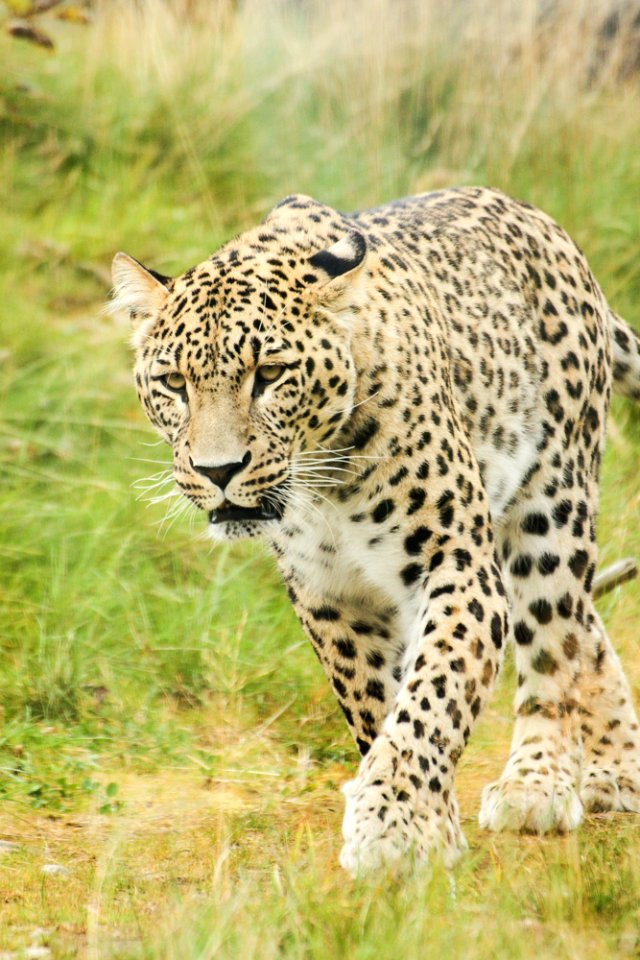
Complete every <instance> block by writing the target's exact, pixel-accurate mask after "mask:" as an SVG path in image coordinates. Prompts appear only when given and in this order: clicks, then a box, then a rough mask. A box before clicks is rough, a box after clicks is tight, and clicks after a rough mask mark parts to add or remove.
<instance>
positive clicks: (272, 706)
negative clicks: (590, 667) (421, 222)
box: [0, 0, 640, 960]
mask: <svg viewBox="0 0 640 960" xmlns="http://www.w3.org/2000/svg"><path fill="white" fill-rule="evenodd" d="M605 6H606V4H605ZM351 7H353V9H351ZM574 7H575V8H579V9H582V5H579V4H560V5H559V6H558V9H559V13H558V14H557V18H558V19H557V20H552V21H550V20H549V18H548V17H547V18H545V17H542V16H538V17H536V14H535V9H536V7H535V5H534V4H522V5H521V8H522V9H519V8H518V5H514V4H511V3H509V2H507V0H498V2H491V0H468V2H467V3H465V4H462V3H460V4H445V5H443V4H441V3H438V2H437V0H429V2H424V3H412V2H410V0H405V2H402V3H396V2H393V0H366V2H364V0H363V3H361V4H352V5H350V4H340V3H338V2H333V0H331V2H328V3H314V2H309V3H302V2H301V3H294V2H289V3H284V2H279V3H276V2H272V0H264V2H257V0H254V2H245V3H237V4H234V3H232V2H231V0H228V2H224V0H217V2H211V3H204V2H202V3H198V2H197V0H191V2H189V0H182V2H178V0H174V2H172V3H170V2H168V0H167V2H162V0H157V2H151V0H149V2H146V3H139V4H138V3H133V2H131V3H124V2H122V3H116V2H110V3H104V4H102V5H99V4H98V5H97V6H95V5H94V12H93V22H92V23H89V24H82V23H75V22H73V18H71V21H70V20H66V21H64V20H57V19H54V18H53V17H51V18H47V17H44V16H43V17H41V18H39V26H40V27H41V28H42V29H45V28H46V33H47V35H48V36H50V37H51V38H52V40H53V41H54V43H55V46H54V48H53V50H51V51H45V50H44V49H41V48H38V47H36V46H33V45H29V44H26V43H24V42H22V41H20V40H19V39H16V38H15V37H12V36H9V35H6V36H2V37H0V63H2V72H1V74H0V137H1V139H2V148H3V149H2V151H1V152H0V203H1V207H2V211H3V229H2V231H1V232H0V303H1V304H2V308H1V320H0V324H1V334H2V342H1V343H0V404H1V412H0V471H1V476H2V484H1V487H0V498H1V502H2V509H1V510H0V562H1V563H2V568H1V573H0V591H1V595H2V607H1V611H0V650H1V654H2V655H1V657H0V703H1V704H2V714H1V715H0V955H2V956H4V955H5V954H3V953H2V951H6V952H7V953H8V955H9V956H10V957H14V956H15V957H16V958H17V957H22V956H25V953H24V948H25V947H28V946H31V947H34V946H47V945H48V947H49V948H50V950H51V953H52V955H53V956H54V957H56V958H57V957H60V958H63V957H64V958H66V957H76V956H87V957H90V958H92V960H98V958H103V957H105V958H106V957H109V958H112V957H119V958H127V957H145V958H146V957H148V958H167V960H169V958H171V960H173V958H175V960H182V958H191V957H193V958H199V960H206V958H212V957H242V958H260V960H263V958H269V957H276V956H285V957H291V958H298V957H300V958H302V957H314V958H324V957H349V958H358V960H367V958H369V957H376V958H389V960H391V958H396V957H399V956H404V957H413V956H416V957H417V956H420V957H427V958H428V957H434V958H435V957H441V956H445V955H446V956H451V957H473V958H474V960H475V958H477V960H482V958H520V957H522V958H530V957H533V956H536V955H540V956H544V957H545V958H546V957H550V958H555V957H558V958H561V957H562V958H573V957H580V958H590V957H598V960H604V958H608V957H611V958H613V957H620V956H638V951H640V934H639V930H640V867H639V866H638V863H640V837H639V836H638V829H637V826H638V824H637V817H636V818H634V817H632V816H607V815H602V816H594V817H590V818H589V819H588V821H587V822H586V824H585V825H584V826H583V827H582V829H581V830H580V831H579V833H578V834H576V835H575V836H572V837H569V838H547V839H542V840H541V839H538V838H520V837H511V836H499V837H493V836H487V835H486V834H483V833H481V832H480V831H478V830H477V829H476V826H475V816H476V814H477V809H478V802H479V792H480V788H481V786H482V784H484V783H485V782H487V781H488V780H489V779H491V778H492V777H493V776H495V775H496V774H498V773H499V770H500V767H501V763H502V762H503V761H504V758H505V756H506V751H507V747H508V736H509V725H508V718H509V714H510V708H509V699H510V693H511V687H512V679H513V678H512V676H511V669H510V666H509V665H507V668H506V669H505V674H504V677H503V681H502V684H501V687H500V690H499V691H498V693H497V695H496V697H495V699H494V702H493V705H492V707H491V709H490V710H489V711H488V712H487V714H486V716H485V717H484V718H483V719H482V722H481V724H480V725H479V727H478V729H477V731H476V732H475V733H474V737H473V742H472V745H471V747H470V749H469V751H468V753H466V754H465V756H464V758H463V761H462V763H461V769H460V787H459V789H460V800H461V808H462V813H463V818H464V824H465V830H466V833H467V836H468V839H469V841H470V845H471V850H470V853H469V855H468V856H467V858H466V859H465V861H464V862H463V863H462V864H461V866H460V867H459V868H458V869H457V870H456V871H455V873H454V874H453V876H452V877H447V876H443V875H441V874H440V873H439V872H437V871H434V872H431V873H430V872H423V873H421V874H419V875H418V876H416V877H411V878H402V877H396V876H394V875H393V874H385V875H384V876H379V877H377V878H374V879H370V880H368V881H366V882H364V881H363V882H361V883H358V884H353V883H351V882H350V881H348V880H346V878H345V877H344V876H343V875H342V874H341V873H340V871H339V868H338V866H337V852H338V848H339V828H340V818H341V797H340V794H339V791H338V788H339V785H340V784H341V783H342V782H343V781H344V780H345V779H347V777H348V776H349V774H350V771H352V770H353V768H354V765H355V762H356V757H355V751H354V749H353V747H352V745H351V743H350V741H349V739H348V735H347V733H346V729H345V728H344V725H343V722H342V720H341V718H340V717H339V716H338V713H337V710H336V709H335V707H334V704H333V702H332V698H331V695H330V693H329V691H328V688H327V687H326V685H325V681H324V678H323V676H322V674H321V671H320V668H319V666H318V665H317V664H316V662H315V658H314V657H313V656H312V653H311V651H310V649H309V648H308V647H307V645H306V643H305V641H304V640H303V638H302V635H301V631H300V629H299V628H298V625H297V623H296V621H295V618H294V617H293V614H292V612H291V611H290V609H289V606H288V603H287V601H286V598H285V596H284V593H283V590H282V589H281V587H280V585H279V583H278V579H277V576H276V574H275V571H274V567H273V565H272V563H271V562H270V560H269V559H268V558H267V557H266V556H265V555H264V554H263V552H262V550H261V549H260V548H259V547H258V546H255V545H240V546H233V547H228V548H223V549H218V548H216V549H215V550H212V548H211V547H210V545H208V543H207V542H206V541H205V540H203V539H202V538H201V537H200V536H199V534H200V532H201V530H202V527H203V523H202V520H201V519H200V518H199V517H197V516H191V515H188V516H186V517H185V516H183V515H182V514H181V513H180V512H179V511H178V512H177V513H175V514H172V513H171V509H170V510H169V515H168V517H167V518H166V519H165V514H166V503H168V504H169V505H172V504H174V505H175V501H174V500H173V499H168V500H167V502H166V503H160V504H155V505H150V506H148V507H147V508H145V503H144V500H143V501H142V502H141V501H140V500H139V499H138V497H139V496H140V495H141V494H142V496H143V497H144V496H145V494H144V491H143V490H141V489H139V488H138V487H137V486H136V484H137V482H138V481H140V480H141V478H145V477H149V478H151V479H150V480H149V481H148V482H147V483H146V484H145V483H143V484H142V486H143V487H145V486H147V487H149V488H152V486H153V484H154V483H156V482H158V483H159V486H157V487H155V488H153V489H151V490H150V492H151V493H152V494H158V493H163V492H169V491H170V489H171V488H170V486H169V485H162V479H163V478H162V471H163V470H165V469H166V467H167V461H168V455H167V451H166V450H165V448H163V447H162V446H156V445H155V438H154V436H153V435H152V433H151V431H150V429H149V428H148V427H147V425H146V423H145V421H144V418H143V415H142V413H141V411H139V409H138V405H137V401H136V399H135V396H134V393H133V390H132V388H131V384H130V376H129V365H130V359H129V355H128V349H127V345H126V340H127V336H128V332H127V330H125V329H122V328H120V327H118V326H117V325H116V324H115V323H114V322H113V321H112V320H110V319H108V318H107V317H106V315H105V314H104V313H103V312H101V307H102V304H103V303H104V301H105V299H106V296H107V291H108V286H109V281H108V266H109V263H110V260H111V257H112V256H113V253H114V252H115V251H116V250H118V249H121V248H122V249H125V250H127V251H128V252H130V253H131V254H133V255H134V256H136V257H138V258H140V259H141V260H142V261H143V262H146V263H148V264H149V265H150V266H153V267H154V268H156V269H159V270H161V271H163V272H166V273H170V272H172V271H174V272H175V271H181V270H183V269H184V268H186V267H188V266H190V265H191V264H193V263H195V262H197V261H199V260H201V259H203V258H204V257H206V256H207V255H208V254H209V253H210V252H212V251H213V249H214V248H215V247H216V245H217V244H219V243H220V242H221V241H222V240H223V239H225V238H226V237H227V236H229V235H230V234H231V233H233V232H235V231H237V230H239V229H242V228H243V227H245V226H247V225H249V224H252V223H254V222H255V221H256V219H257V218H258V217H259V216H261V215H262V214H263V213H264V212H266V210H268V209H269V207H270V206H271V205H272V204H273V203H274V202H275V201H276V200H277V199H279V198H280V197H281V196H284V195H286V194H287V193H291V192H293V191H302V192H308V193H311V194H313V195H315V196H318V197H319V198H321V199H323V200H325V201H327V202H329V203H332V204H334V205H336V206H339V207H343V208H347V209H348V208H357V207H363V206H367V205H371V204H376V203H379V202H381V201H383V200H386V199H389V198H391V197H393V196H398V195H401V194H405V193H410V192H416V191H419V190H426V189H432V188H437V187H440V186H443V185H449V184H460V183H472V182H474V183H487V184H492V185H495V186H499V187H501V188H502V189H504V190H506V191H507V192H509V193H512V194H514V195H516V196H520V197H522V198H524V199H527V200H529V201H531V202H533V203H535V204H537V205H539V206H541V207H543V208H544V209H546V210H547V211H548V212H549V213H551V214H552V215H554V216H555V217H556V218H557V219H558V220H559V221H560V222H561V223H562V224H563V226H565V227H566V228H567V229H568V230H569V232H570V233H572V235H573V236H574V237H575V238H576V239H577V241H578V243H579V244H580V245H581V246H582V247H583V249H584V250H585V251H586V252H587V254H588V256H589V258H590V262H591V264H592V267H593V269H594V271H595V273H596V275H597V276H598V278H599V280H600V282H601V284H602V286H603V287H604V289H605V291H606V293H607V295H608V297H609V299H610V301H611V302H612V304H613V305H614V307H615V308H616V309H617V310H618V311H619V312H620V313H621V314H623V315H624V316H626V317H627V318H628V319H629V320H630V321H631V322H632V323H634V324H635V325H636V327H639V326H640V307H639V304H640V267H639V266H638V264H639V263H640V216H639V215H638V214H639V210H638V198H639V197H640V152H639V151H638V143H639V142H640V97H639V94H638V75H637V74H636V75H635V76H634V75H629V74H628V71H627V69H626V67H625V64H626V62H627V59H628V57H627V54H626V53H625V43H624V41H625V32H624V29H623V28H622V27H623V26H624V25H622V27H621V29H620V32H619V33H618V34H617V35H614V36H613V37H611V38H610V39H609V41H608V42H607V44H605V46H604V47H603V34H602V32H601V31H600V26H601V24H602V19H600V20H599V19H598V17H597V16H592V17H590V18H589V20H588V22H587V18H586V17H583V16H582V14H581V13H580V12H579V9H578V10H576V11H574V10H573V8H574ZM565 8H566V9H565ZM599 9H600V8H599ZM443 13H445V14H446V15H444V18H443ZM639 429H640V417H639V416H638V412H637V411H636V410H634V409H632V408H631V406H630V405H629V404H626V403H623V402H621V401H620V402H616V404H615V405H614V411H613V416H612V419H611V424H610V437H609V445H608V452H607V457H606V463H605V467H604V484H603V496H602V522H601V528H600V540H601V546H602V558H603V562H610V561H612V560H614V559H616V558H618V557H621V556H625V555H629V554H635V555H636V556H639V555H640V524H639V523H638V516H639V514H640V483H639V481H638V456H639V454H640V433H639ZM600 607H601V612H602V614H603V616H604V618H605V621H606V623H607V626H608V628H609V629H610V631H611V634H612V636H613V638H614V640H615V642H616V645H617V646H618V649H619V650H620V652H621V654H622V656H623V658H624V661H625V664H626V666H627V669H628V672H629V676H630V678H631V681H632V683H633V684H634V686H635V689H636V691H638V688H639V686H640V661H639V660H638V623H640V590H639V589H638V586H637V585H635V584H630V585H627V586H625V587H623V588H621V589H619V590H617V591H615V592H614V593H612V594H610V595H608V596H607V597H606V598H604V599H603V600H602V601H601V604H600ZM9 844H15V845H16V846H15V847H12V846H9ZM47 864H55V865H57V866H58V867H62V868H64V869H63V870H60V869H55V868H54V869H50V870H49V872H47V871H44V872H43V869H42V868H43V866H45V865H47ZM37 928H41V929H40V931H39V932H38V929H37Z"/></svg>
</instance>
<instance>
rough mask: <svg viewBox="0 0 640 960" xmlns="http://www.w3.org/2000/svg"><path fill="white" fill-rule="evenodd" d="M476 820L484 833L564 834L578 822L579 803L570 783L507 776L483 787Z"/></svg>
mask: <svg viewBox="0 0 640 960" xmlns="http://www.w3.org/2000/svg"><path fill="white" fill-rule="evenodd" d="M478 819H479V822H480V826H481V827H483V828H484V829H486V830H494V831H501V830H516V831H518V830H519V831H521V832H523V833H538V834H542V833H554V832H555V833H568V832H569V831H571V830H575V829H576V827H577V826H578V825H579V823H580V821H581V820H582V803H581V802H580V797H579V796H578V793H577V791H576V790H575V789H574V787H573V785H572V784H570V783H565V782H563V781H562V780H559V779H558V778H555V777H547V778H544V779H542V778H541V777H538V778H536V779H535V780H534V779H532V778H528V777H527V776H526V775H521V774H520V775H519V774H517V773H510V774H506V775H503V777H502V778H501V779H500V780H497V781H496V782H495V783H491V784H489V785H488V786H486V787H485V788H484V790H483V791H482V802H481V805H480V815H479V818H478Z"/></svg>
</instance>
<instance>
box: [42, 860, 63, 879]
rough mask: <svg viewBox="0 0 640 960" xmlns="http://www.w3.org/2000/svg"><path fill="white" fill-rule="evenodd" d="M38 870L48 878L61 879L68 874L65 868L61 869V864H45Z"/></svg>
mask: <svg viewBox="0 0 640 960" xmlns="http://www.w3.org/2000/svg"><path fill="white" fill-rule="evenodd" d="M40 869H41V870H42V872H43V873H46V874H47V876H49V877H63V876H65V874H67V873H69V871H68V870H67V868H66V867H63V866H62V864H61V863H45V864H43V866H42V867H41V868H40Z"/></svg>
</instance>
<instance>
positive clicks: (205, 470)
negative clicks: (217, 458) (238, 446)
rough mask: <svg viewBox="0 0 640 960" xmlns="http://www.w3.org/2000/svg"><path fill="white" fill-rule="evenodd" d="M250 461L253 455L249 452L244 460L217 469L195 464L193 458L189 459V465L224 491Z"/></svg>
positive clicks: (222, 465)
mask: <svg viewBox="0 0 640 960" xmlns="http://www.w3.org/2000/svg"><path fill="white" fill-rule="evenodd" d="M250 460H251V453H250V452H249V451H247V452H246V453H245V455H244V457H243V458H242V460H238V461H237V462H236V463H223V464H220V466H217V467H210V466H207V465H206V464H199V463H194V462H193V460H192V459H191V458H189V463H190V464H191V467H192V469H193V470H195V471H196V472H197V473H201V474H202V475H203V476H204V477H208V478H209V480H211V482H212V483H215V485H216V486H217V487H220V489H221V490H224V489H225V487H226V486H227V484H228V483H229V481H230V480H231V478H232V477H235V475H236V473H239V472H240V470H242V468H243V467H246V466H247V464H248V463H249V461H250Z"/></svg>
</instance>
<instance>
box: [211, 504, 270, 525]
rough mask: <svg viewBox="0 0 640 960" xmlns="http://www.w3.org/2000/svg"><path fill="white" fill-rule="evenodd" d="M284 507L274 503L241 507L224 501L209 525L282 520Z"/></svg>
mask: <svg viewBox="0 0 640 960" xmlns="http://www.w3.org/2000/svg"><path fill="white" fill-rule="evenodd" d="M283 513H284V507H281V506H279V505H277V504H273V503H264V502H263V503H261V504H260V505H259V506H257V507H239V506H237V504H235V503H229V501H228V500H223V501H222V503H221V504H220V506H219V507H216V509H215V510H212V511H211V512H210V514H209V523H214V524H215V523H228V522H229V521H238V520H252V521H259V522H261V523H262V522H265V521H267V520H281V519H282V514H283Z"/></svg>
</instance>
